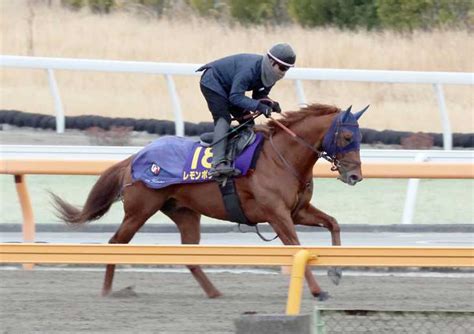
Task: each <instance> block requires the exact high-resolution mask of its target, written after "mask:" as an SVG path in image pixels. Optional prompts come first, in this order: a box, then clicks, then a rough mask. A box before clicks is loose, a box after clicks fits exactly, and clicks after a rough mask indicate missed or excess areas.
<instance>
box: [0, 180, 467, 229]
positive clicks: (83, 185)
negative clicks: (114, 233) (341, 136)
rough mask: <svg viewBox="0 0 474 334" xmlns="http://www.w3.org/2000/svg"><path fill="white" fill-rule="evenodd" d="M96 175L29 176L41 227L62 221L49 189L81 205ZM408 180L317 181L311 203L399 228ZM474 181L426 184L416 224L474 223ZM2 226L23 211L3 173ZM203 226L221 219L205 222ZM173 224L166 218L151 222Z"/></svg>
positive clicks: (117, 208)
mask: <svg viewBox="0 0 474 334" xmlns="http://www.w3.org/2000/svg"><path fill="white" fill-rule="evenodd" d="M96 179H97V177H95V176H43V175H32V176H28V177H27V183H28V189H29V192H30V195H31V199H32V202H33V206H34V213H35V218H36V221H37V222H38V223H40V224H41V223H53V222H58V224H60V222H59V221H58V219H57V218H56V217H55V216H54V214H53V211H52V206H51V204H50V201H49V197H48V193H47V190H51V191H53V192H55V193H56V194H58V195H60V196H62V197H63V198H64V199H66V200H68V201H70V202H71V203H73V204H77V205H82V204H83V203H84V201H85V199H86V197H87V194H88V193H89V191H90V189H91V187H92V185H93V184H94V182H95V180H96ZM406 188H407V180H389V179H366V180H364V181H363V182H361V183H359V184H358V185H357V186H355V187H350V186H347V185H345V184H343V183H342V182H340V181H336V180H329V179H319V180H316V181H315V192H314V196H313V199H312V203H313V204H314V205H316V206H317V207H318V208H320V209H322V210H323V211H325V212H327V213H328V214H331V215H333V216H334V217H335V218H336V219H338V221H339V223H341V224H374V225H375V224H376V225H386V224H398V223H400V221H401V217H402V213H403V205H404V200H405V194H406ZM472 203H474V180H422V181H421V182H420V187H419V193H418V199H417V204H416V214H415V217H414V222H413V223H415V224H439V223H443V224H461V223H473V222H474V209H473V205H472ZM0 213H1V220H0V223H20V222H21V221H22V218H21V210H20V206H19V203H18V200H17V195H16V191H15V185H14V182H13V177H12V176H8V175H0ZM121 220H122V205H121V203H120V202H119V203H116V204H114V206H113V207H112V209H111V211H110V212H109V213H108V214H107V215H106V216H105V217H103V218H102V219H101V220H99V221H98V222H99V223H107V224H117V223H119V222H120V221H121ZM202 221H203V223H215V222H217V221H216V220H213V219H209V218H205V217H204V218H203V220H202ZM161 222H170V221H169V219H168V218H167V217H166V216H164V215H163V214H161V213H159V214H157V215H155V216H154V217H152V219H151V220H150V221H149V223H161Z"/></svg>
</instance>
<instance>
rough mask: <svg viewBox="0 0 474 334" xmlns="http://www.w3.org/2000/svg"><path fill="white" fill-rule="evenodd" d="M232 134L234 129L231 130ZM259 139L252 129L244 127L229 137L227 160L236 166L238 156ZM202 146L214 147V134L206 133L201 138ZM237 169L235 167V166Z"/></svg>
mask: <svg viewBox="0 0 474 334" xmlns="http://www.w3.org/2000/svg"><path fill="white" fill-rule="evenodd" d="M231 132H232V129H231ZM256 138H257V136H256V134H255V132H253V130H252V128H251V127H243V128H241V130H239V131H237V132H235V133H232V134H230V135H229V138H228V140H227V148H226V158H227V160H228V161H229V162H230V163H231V164H234V162H235V157H236V156H238V155H239V154H240V153H242V152H243V150H244V149H245V148H246V147H248V146H250V145H252V144H253V143H254V142H255V139H256ZM199 139H200V141H201V142H200V144H201V146H204V147H209V146H211V145H212V142H213V139H214V132H205V133H203V134H201V136H200V137H199ZM234 167H235V166H234Z"/></svg>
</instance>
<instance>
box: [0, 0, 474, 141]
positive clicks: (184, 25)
mask: <svg viewBox="0 0 474 334" xmlns="http://www.w3.org/2000/svg"><path fill="white" fill-rule="evenodd" d="M33 3H34V6H33V16H31V12H30V11H29V10H28V6H27V2H26V1H25V0H20V1H9V0H0V12H1V18H0V29H1V50H0V53H1V54H11V55H28V50H29V47H28V45H29V44H28V43H29V40H31V41H32V43H31V44H32V45H33V55H34V56H48V57H72V58H96V59H118V60H137V61H160V62H183V63H186V62H190V63H204V62H207V61H210V60H213V59H215V58H218V57H222V56H225V55H229V54H232V53H239V52H254V53H262V52H263V51H264V50H265V49H267V48H268V47H269V46H270V45H272V44H273V43H275V42H279V41H287V42H289V43H290V44H292V45H293V46H294V48H295V49H296V50H297V53H298V66H300V67H322V68H354V69H391V70H417V71H460V72H473V71H474V61H473V59H474V58H473V55H474V43H473V41H474V40H473V37H472V34H469V33H468V32H466V31H436V32H416V33H414V34H412V35H409V36H408V35H407V36H402V35H399V34H395V33H391V32H383V33H376V32H373V33H368V32H345V31H339V30H333V29H311V30H309V29H303V28H301V27H298V26H290V27H279V28H272V29H269V28H244V27H229V26H226V25H222V24H219V23H217V22H211V21H202V20H198V19H194V18H189V19H187V20H184V19H176V20H174V21H171V20H168V19H161V20H157V19H155V18H152V17H151V18H150V17H148V18H145V17H143V16H137V15H131V14H127V13H115V14H112V15H105V16H98V15H91V14H90V13H88V12H86V11H83V12H79V13H73V12H70V11H67V10H63V9H61V8H60V7H59V6H53V7H52V8H48V7H46V6H44V5H42V4H41V3H40V4H38V3H35V2H34V1H33ZM31 17H33V20H32V25H31V27H32V29H31V30H32V32H33V35H32V37H31V38H29V24H28V18H31ZM0 75H1V76H0V80H1V89H0V99H1V103H0V108H2V109H7V108H11V109H18V110H24V111H28V112H38V113H44V114H52V113H53V112H54V111H53V110H54V109H53V108H54V107H53V101H52V98H51V96H50V93H49V89H48V85H47V77H46V74H45V73H44V72H43V71H34V70H15V69H1V70H0ZM56 76H57V80H58V83H59V87H60V91H61V94H62V99H63V103H64V106H65V111H66V115H83V114H96V115H104V116H113V117H114V116H115V117H137V118H159V119H172V118H173V113H172V109H171V103H170V98H169V96H168V93H167V88H166V84H165V81H164V79H163V78H162V77H159V76H152V75H138V74H137V75H134V74H106V73H92V72H91V73H85V72H83V73H80V72H67V71H58V72H57V73H56ZM175 80H176V85H177V87H178V92H179V95H180V97H181V103H182V107H183V110H184V117H185V120H187V121H192V122H197V121H209V120H210V119H211V118H210V114H209V112H208V111H207V109H206V105H205V102H204V100H203V98H202V97H201V95H200V91H199V87H198V78H197V77H196V78H189V77H180V78H175ZM304 85H305V90H306V96H307V98H308V100H309V101H311V102H316V101H317V102H322V103H328V104H335V105H338V106H341V107H344V106H347V105H350V104H353V105H354V106H355V107H362V106H364V105H366V104H371V105H372V108H371V113H370V114H367V117H365V119H364V120H363V122H362V126H364V127H371V128H377V129H386V128H389V129H399V130H409V131H435V132H440V131H441V123H440V121H439V116H438V111H437V102H436V98H435V95H434V93H433V89H432V87H431V86H430V85H388V84H387V85H384V84H382V85H381V84H357V83H344V82H305V84H304ZM444 90H445V94H446V102H447V107H448V110H449V113H450V116H451V123H452V127H453V130H454V131H457V132H473V128H474V126H473V122H472V121H473V116H472V115H473V102H474V94H473V92H474V89H473V88H472V87H464V86H446V87H444ZM272 96H273V98H275V99H277V100H279V101H280V102H281V103H282V105H283V106H284V108H285V109H290V110H291V109H296V108H297V102H296V96H295V94H294V88H293V85H292V83H291V82H290V81H284V82H282V83H279V84H278V85H277V87H275V88H274V90H273V92H272ZM369 115H370V116H369Z"/></svg>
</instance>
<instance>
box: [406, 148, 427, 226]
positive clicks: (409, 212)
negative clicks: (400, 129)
mask: <svg viewBox="0 0 474 334" xmlns="http://www.w3.org/2000/svg"><path fill="white" fill-rule="evenodd" d="M426 160H427V156H426V155H425V154H424V153H420V154H418V155H417V156H416V157H415V161H417V162H421V161H426ZM419 184H420V179H409V180H408V187H407V196H406V197H405V206H404V208H403V217H402V224H411V223H413V216H414V214H415V206H416V197H417V194H418V186H419Z"/></svg>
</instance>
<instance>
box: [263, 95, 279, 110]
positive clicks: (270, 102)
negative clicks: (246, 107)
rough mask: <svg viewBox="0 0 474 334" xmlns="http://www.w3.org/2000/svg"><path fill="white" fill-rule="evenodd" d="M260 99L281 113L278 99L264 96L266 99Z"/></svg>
mask: <svg viewBox="0 0 474 334" xmlns="http://www.w3.org/2000/svg"><path fill="white" fill-rule="evenodd" d="M259 101H260V103H263V104H266V105H267V106H269V107H270V108H272V111H274V112H276V113H281V108H280V103H278V102H277V101H273V100H271V99H269V98H264V99H261V100H259Z"/></svg>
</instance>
